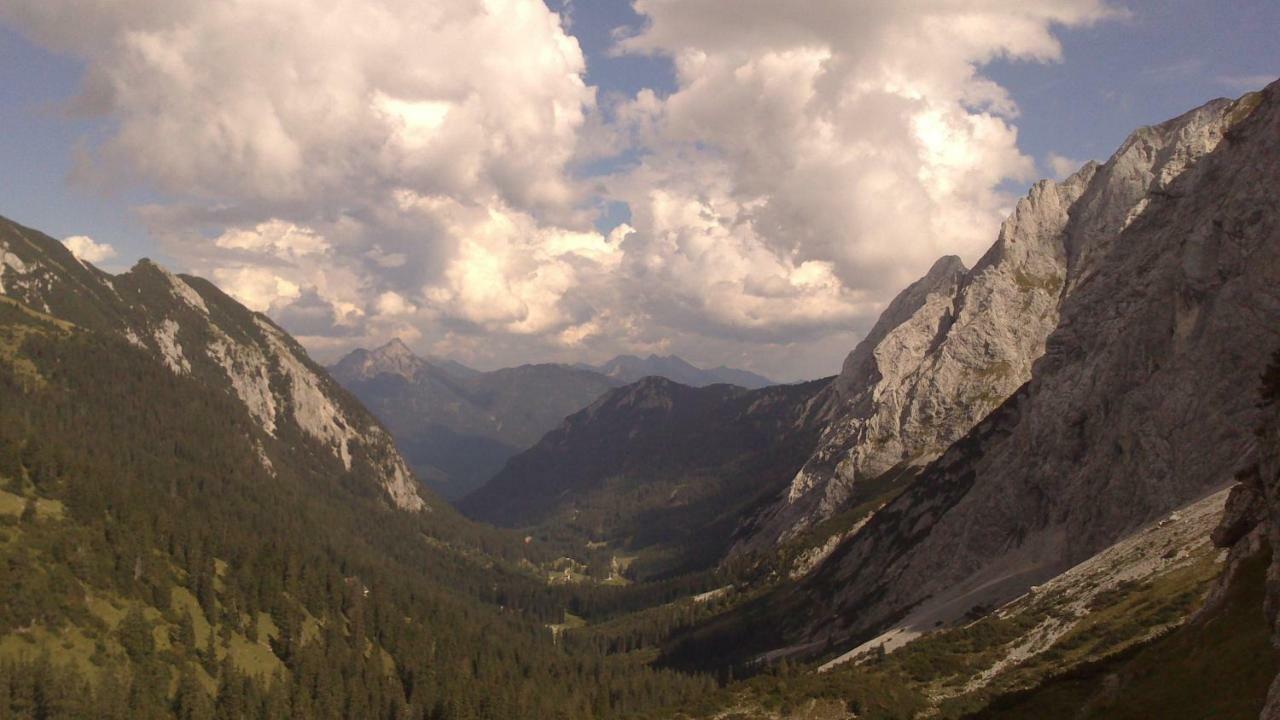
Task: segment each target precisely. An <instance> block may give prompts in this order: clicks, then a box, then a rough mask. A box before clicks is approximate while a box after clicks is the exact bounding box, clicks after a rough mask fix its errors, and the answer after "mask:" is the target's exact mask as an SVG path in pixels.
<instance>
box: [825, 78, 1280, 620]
mask: <svg viewBox="0 0 1280 720" xmlns="http://www.w3.org/2000/svg"><path fill="white" fill-rule="evenodd" d="M1278 106H1280V86H1277V85H1273V86H1272V87H1270V88H1268V89H1267V90H1266V91H1264V92H1263V93H1261V94H1256V95H1251V96H1246V97H1245V98H1243V99H1242V100H1240V101H1238V102H1235V103H1232V102H1229V101H1215V102H1212V103H1210V104H1208V105H1206V106H1204V107H1202V108H1200V109H1198V110H1196V111H1193V112H1192V113H1189V114H1188V115H1184V116H1183V117H1181V118H1178V119H1177V120H1174V121H1171V122H1170V123H1166V124H1165V125H1162V126H1159V127H1158V128H1154V129H1144V130H1142V131H1139V132H1137V133H1135V134H1134V136H1132V137H1131V138H1130V140H1129V141H1128V142H1127V143H1126V144H1125V146H1124V147H1122V148H1121V150H1120V151H1119V152H1118V153H1117V155H1116V156H1114V157H1113V158H1112V159H1111V160H1110V161H1108V163H1107V165H1105V166H1103V167H1102V168H1101V169H1099V170H1098V172H1097V175H1098V177H1100V178H1104V179H1105V178H1113V179H1114V178H1131V179H1132V178H1134V177H1137V178H1139V180H1143V179H1146V178H1151V179H1152V180H1151V183H1152V184H1150V185H1148V189H1147V191H1146V193H1145V195H1143V197H1142V198H1141V201H1140V202H1138V203H1136V204H1134V205H1133V206H1131V209H1130V211H1128V212H1125V213H1123V214H1122V213H1120V211H1119V208H1120V207H1121V206H1122V205H1123V204H1124V203H1121V204H1120V205H1108V203H1109V202H1110V201H1112V200H1115V199H1116V198H1119V197H1121V196H1125V193H1124V192H1121V190H1123V189H1124V188H1126V187H1129V185H1127V184H1125V185H1122V186H1120V187H1116V186H1113V185H1110V184H1104V185H1101V186H1094V187H1092V188H1091V189H1090V190H1087V191H1086V192H1085V194H1084V195H1082V196H1081V200H1080V201H1078V202H1085V203H1097V205H1095V207H1098V208H1109V209H1108V210H1106V212H1100V211H1099V212H1091V213H1088V214H1087V215H1084V216H1080V217H1082V218H1088V219H1089V220H1090V222H1084V220H1077V219H1076V216H1075V215H1074V213H1073V217H1072V219H1071V220H1070V221H1068V225H1067V229H1066V234H1067V237H1068V240H1069V242H1067V243H1066V244H1065V251H1066V254H1067V256H1068V259H1069V263H1068V268H1067V274H1066V284H1065V286H1066V288H1067V292H1066V293H1065V295H1064V296H1063V298H1062V301H1061V305H1060V307H1059V310H1058V314H1059V320H1058V322H1057V323H1056V324H1057V327H1056V329H1055V330H1054V331H1053V333H1052V335H1050V336H1049V337H1048V339H1047V341H1046V342H1045V353H1044V355H1043V357H1042V358H1041V359H1040V360H1039V361H1038V362H1036V363H1035V365H1034V368H1033V370H1032V373H1031V375H1032V377H1031V380H1030V381H1029V382H1028V383H1026V384H1025V385H1024V386H1023V387H1022V388H1020V389H1019V390H1018V391H1017V392H1016V393H1014V394H1013V395H1012V396H1011V397H1010V398H1009V399H1008V400H1005V401H1004V402H1003V404H1001V405H1000V407H999V408H998V409H997V410H996V411H995V412H993V413H992V414H991V415H990V416H988V417H987V418H985V419H984V420H982V421H981V422H979V423H978V424H977V425H976V426H975V427H974V428H973V430H971V431H970V432H968V434H967V435H965V436H964V437H963V438H962V439H960V440H959V441H958V442H957V443H955V444H954V445H952V446H951V447H950V448H949V449H948V450H947V451H946V452H945V453H943V454H942V455H941V456H940V457H939V458H938V459H937V460H935V461H934V462H932V463H931V464H929V465H928V467H927V468H925V470H924V471H923V472H922V474H921V476H920V477H919V479H918V480H917V481H916V482H915V483H914V484H913V485H912V487H911V488H910V489H909V490H908V491H907V492H906V493H904V494H903V495H901V496H900V497H898V498H897V499H896V500H895V501H893V502H892V503H890V504H889V505H888V506H887V507H886V508H884V509H883V510H881V511H880V512H879V513H877V514H876V515H875V516H874V517H872V519H871V521H870V522H868V523H867V525H866V526H865V527H864V528H863V529H862V530H861V531H860V532H858V533H857V534H856V535H854V536H853V537H852V538H851V539H850V540H849V541H847V542H845V543H844V544H843V545H841V546H840V547H839V548H837V550H836V551H835V552H834V553H833V555H832V557H831V559H830V560H829V561H828V562H827V563H826V564H825V565H824V566H823V567H822V568H821V569H820V571H819V572H818V573H816V574H815V575H814V576H811V578H810V579H809V580H808V581H807V582H806V583H805V585H806V591H807V593H808V594H809V596H811V597H815V598H820V599H821V602H823V603H824V604H826V605H827V606H828V607H829V609H830V610H831V612H830V613H815V617H821V618H823V619H822V620H815V621H813V622H811V623H809V624H808V625H807V627H806V630H805V632H804V635H805V637H806V638H807V639H809V640H816V639H822V638H828V637H830V638H833V639H836V640H837V641H838V640H839V639H841V638H847V637H865V636H866V635H868V634H870V633H872V632H873V631H876V630H881V629H884V628H886V627H889V626H891V625H893V624H895V623H902V622H906V623H917V624H918V623H922V622H927V623H929V625H930V626H932V624H933V623H936V622H948V621H954V620H956V619H958V618H960V617H962V616H963V615H964V614H965V613H967V612H968V611H970V610H972V609H973V608H975V607H983V606H990V605H991V604H992V603H999V602H1002V601H1004V600H1007V599H1009V598H1011V597H1015V596H1017V595H1018V594H1020V593H1022V592H1024V591H1025V590H1026V588H1027V587H1029V586H1031V585H1033V584H1036V583H1039V582H1042V581H1043V580H1045V579H1047V578H1049V577H1053V576H1055V575H1057V574H1058V573H1060V572H1062V571H1063V570H1065V569H1066V568H1068V567H1070V566H1071V565H1073V564H1075V563H1077V562H1079V561H1081V560H1083V559H1085V558H1087V557H1089V556H1091V555H1092V554H1093V553H1095V552H1097V551H1098V550H1100V549H1102V548H1104V547H1107V546H1109V545H1110V544H1112V543H1114V542H1115V541H1116V540H1118V539H1119V538H1121V537H1124V536H1125V535H1127V534H1128V533H1130V532H1132V531H1134V530H1136V529H1138V528H1140V527H1142V526H1143V525H1144V524H1146V523H1148V522H1150V521H1152V520H1153V519H1155V518H1158V517H1160V516H1161V515H1162V514H1164V513H1167V512H1169V511H1170V510H1171V509H1173V508H1176V507H1178V506H1180V505H1183V504H1185V503H1187V502H1189V501H1191V500H1194V499H1195V498H1197V497H1201V496H1204V495H1206V494H1208V493H1210V492H1212V491H1214V490H1215V489H1219V488H1221V487H1224V486H1225V485H1226V484H1227V483H1229V482H1230V480H1231V477H1232V468H1233V467H1234V466H1235V465H1236V463H1237V459H1238V458H1239V457H1240V456H1241V455H1242V454H1244V453H1246V452H1248V451H1249V449H1250V448H1251V447H1253V445H1254V444H1255V442H1256V438H1255V437H1254V436H1253V433H1252V431H1251V428H1252V427H1254V426H1255V425H1256V420H1257V417H1258V413H1259V410H1258V408H1257V407H1256V404H1255V400H1254V394H1253V393H1252V392H1251V390H1250V388H1252V387H1253V386H1254V384H1255V382H1256V378H1257V377H1258V375H1259V374H1260V373H1261V372H1262V370H1263V367H1264V366H1265V364H1266V359H1267V357H1268V356H1269V354H1270V351H1271V349H1272V348H1273V347H1274V346H1275V344H1276V343H1277V341H1278V340H1280V337H1278V335H1277V331H1276V328H1277V327H1280V237H1278V235H1277V232H1278V229H1280V213H1277V208H1276V203H1275V195H1274V192H1275V191H1274V188H1275V187H1276V185H1277V182H1280V177H1278V176H1280V157H1278V154H1280V107H1278ZM1156 137H1164V138H1175V139H1177V141H1176V143H1175V145H1176V146H1177V147H1176V148H1174V149H1172V150H1171V149H1170V148H1169V146H1164V149H1160V147H1159V143H1156V142H1155V141H1154V140H1153V138H1156ZM1188 138H1191V139H1194V142H1189V141H1188V140H1187V139H1188ZM1215 138H1217V139H1218V140H1222V139H1225V142H1215V141H1214V139H1215ZM1178 148H1180V149H1178ZM1195 148H1200V149H1204V150H1207V152H1206V153H1205V154H1204V155H1203V156H1201V157H1199V159H1198V160H1194V158H1193V155H1194V153H1192V152H1189V149H1195ZM1142 158H1148V159H1150V158H1166V159H1167V163H1166V165H1165V166H1164V167H1165V168H1166V170H1159V171H1156V172H1152V170H1151V168H1152V167H1153V166H1152V165H1151V164H1149V163H1147V164H1143V163H1137V164H1136V165H1135V164H1134V163H1136V162H1137V160H1139V159H1142ZM1168 163H1172V165H1170V164H1168ZM1177 166H1181V168H1180V170H1181V171H1180V172H1178V173H1177V174H1176V175H1174V176H1173V177H1171V178H1169V179H1166V178H1168V176H1169V175H1170V173H1171V172H1172V171H1171V170H1169V169H1168V168H1176V167H1177ZM1144 168H1145V169H1144ZM1144 181H1145V180H1144ZM1095 182H1097V180H1095ZM1131 196H1132V195H1129V196H1126V197H1131ZM1103 216H1106V217H1108V218H1111V220H1112V221H1118V222H1119V226H1118V227H1116V228H1115V232H1114V233H1113V234H1107V233H1105V232H1101V231H1098V232H1095V231H1094V230H1093V228H1097V227H1102V226H1105V225H1106V223H1100V224H1099V223H1098V222H1094V221H1096V220H1097V219H1098V218H1101V217H1103ZM1072 258H1074V260H1071V259H1072ZM1073 263H1074V264H1073ZM833 616H834V619H833V620H832V619H831V618H832V617H833Z"/></svg>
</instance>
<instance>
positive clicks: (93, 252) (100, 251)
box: [62, 235, 116, 263]
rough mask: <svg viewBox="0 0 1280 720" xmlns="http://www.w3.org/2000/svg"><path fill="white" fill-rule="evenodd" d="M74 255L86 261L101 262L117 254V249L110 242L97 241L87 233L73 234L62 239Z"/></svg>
mask: <svg viewBox="0 0 1280 720" xmlns="http://www.w3.org/2000/svg"><path fill="white" fill-rule="evenodd" d="M62 244H63V245H66V246H67V249H68V250H70V251H71V254H72V255H75V256H76V257H78V258H80V259H81V260H84V261H85V262H91V263H100V262H102V261H104V260H110V259H111V258H113V257H115V256H116V249H115V248H113V247H111V244H110V243H100V242H95V241H94V239H93V238H91V237H88V236H87V235H72V236H71V237H69V238H66V239H64V240H63V241H62Z"/></svg>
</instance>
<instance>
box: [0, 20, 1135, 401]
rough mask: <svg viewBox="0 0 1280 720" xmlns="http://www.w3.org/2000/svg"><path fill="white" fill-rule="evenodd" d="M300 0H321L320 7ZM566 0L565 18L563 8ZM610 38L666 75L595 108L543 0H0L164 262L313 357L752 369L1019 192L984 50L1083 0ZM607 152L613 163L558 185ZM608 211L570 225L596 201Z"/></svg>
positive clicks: (964, 245) (776, 370) (1033, 40)
mask: <svg viewBox="0 0 1280 720" xmlns="http://www.w3.org/2000/svg"><path fill="white" fill-rule="evenodd" d="M321 5H322V7H321ZM565 7H568V5H567V4H566V5H565ZM635 9H636V10H637V12H639V13H640V14H641V15H643V16H645V17H646V20H647V22H646V24H645V25H644V27H643V29H642V30H640V31H639V32H638V33H637V34H634V35H633V36H630V37H622V38H620V40H619V47H618V51H619V52H622V53H653V54H661V55H665V56H669V57H670V58H671V59H672V60H673V62H674V67H675V70H676V75H677V76H676V84H677V90H676V91H675V92H674V93H672V94H671V95H670V96H667V97H663V96H660V95H658V94H657V93H655V92H654V91H652V90H643V91H641V92H639V93H638V94H637V95H636V96H635V97H631V98H620V99H619V98H610V99H608V100H607V102H606V103H605V104H606V105H607V107H603V108H602V107H597V103H596V93H595V90H594V88H591V87H589V86H587V85H586V83H585V81H584V77H585V73H586V66H585V62H584V59H583V55H582V53H581V51H580V49H579V47H578V44H577V42H576V40H574V38H573V37H571V36H570V35H568V34H566V31H565V22H564V21H563V20H562V19H561V17H560V16H558V15H556V14H555V13H553V12H551V11H550V10H548V8H547V7H546V5H545V4H544V3H543V2H541V0H434V1H433V2H421V1H420V0H327V2H325V3H323V4H320V3H317V2H316V0H238V1H237V2H226V1H218V0H212V1H211V0H171V1H170V2H163V3H161V2H155V0H121V1H120V2H113V3H89V4H86V3H83V2H79V1H77V0H8V1H7V2H4V3H0V20H8V21H11V22H13V23H16V24H17V25H18V26H19V27H21V28H23V29H25V31H26V32H28V33H29V34H30V35H31V36H32V37H34V38H36V39H37V40H39V41H40V42H43V43H45V44H46V45H48V46H49V47H52V48H55V49H58V50H61V51H64V52H68V53H72V54H76V55H78V56H80V57H81V58H83V59H84V60H85V61H86V66H87V67H88V68H89V69H88V71H87V76H86V78H85V82H84V88H85V89H84V92H83V95H82V96H81V97H80V98H79V99H78V100H77V106H78V109H79V110H80V111H82V112H86V113H93V114H98V115H102V116H106V117H108V118H110V120H111V123H110V127H112V128H115V131H114V134H112V135H110V136H108V137H107V138H106V139H105V140H104V141H102V142H101V143H99V144H97V145H91V149H90V152H89V153H88V154H87V157H88V158H89V159H88V160H87V161H85V163H84V164H83V165H82V167H81V169H80V171H79V172H80V175H81V177H82V178H85V179H88V180H90V181H92V180H93V179H94V178H101V179H103V181H104V182H111V183H114V182H117V181H118V178H120V177H129V178H133V179H134V180H137V181H140V182H142V183H145V184H147V185H149V186H152V187H154V188H156V189H158V190H160V191H161V193H162V194H163V195H165V196H166V197H169V198H172V201H171V202H169V203H168V204H167V205H164V206H157V207H150V208H145V209H144V210H143V215H144V218H145V220H146V221H147V223H148V227H149V228H150V229H151V232H152V233H153V235H154V236H155V237H156V238H157V239H158V240H159V241H160V242H162V243H163V244H164V248H165V250H166V252H167V253H168V254H169V255H171V256H173V257H175V258H178V259H179V260H181V261H182V262H184V263H185V264H186V265H187V267H184V268H182V269H185V270H191V271H193V272H197V273H200V274H204V275H207V276H209V277H211V278H213V279H214V280H215V281H216V282H218V283H219V284H221V285H222V286H223V287H224V288H226V289H227V290H228V292H230V293H231V294H233V295H234V296H236V297H237V298H239V299H240V300H242V301H243V302H245V303H246V304H247V305H249V306H250V307H253V308H255V309H259V310H263V311H266V312H270V313H272V314H273V315H274V316H276V317H277V318H280V319H281V321H282V322H284V324H285V325H286V327H289V328H291V329H293V330H295V331H297V332H298V333H299V335H300V336H301V337H302V339H303V340H304V341H305V342H307V343H308V345H309V347H312V348H313V349H317V350H319V351H321V352H322V353H329V354H331V353H334V352H337V351H339V350H342V349H345V348H347V347H349V346H351V345H354V344H367V343H369V342H377V341H380V340H383V339H386V338H387V337H391V336H393V335H399V336H404V337H410V338H422V342H421V343H420V344H421V345H422V346H425V347H429V348H430V349H431V351H433V352H436V353H439V354H445V355H455V356H458V357H459V358H461V359H463V360H467V361H471V362H478V363H480V364H490V365H492V364H506V363H513V362H522V361H529V360H542V359H565V360H569V359H580V358H581V357H582V356H584V355H586V356H591V357H593V358H599V357H600V356H602V355H606V354H611V353H615V352H623V351H631V352H651V351H652V352H671V351H676V352H680V353H682V354H686V355H689V356H690V357H692V358H695V359H702V360H703V361H707V362H712V363H714V364H718V363H721V362H723V363H729V364H737V365H750V366H753V367H755V368H757V369H760V370H763V371H766V372H769V373H772V374H775V375H779V376H781V377H795V376H799V375H813V374H817V373H820V372H822V371H824V370H827V369H834V368H835V367H836V366H837V365H838V361H839V358H840V356H841V355H843V354H844V352H846V351H847V350H848V348H849V347H851V346H852V344H853V342H854V341H855V340H856V335H857V331H858V330H859V329H861V328H865V327H867V326H868V325H869V324H870V322H871V321H872V320H873V319H874V316H875V314H876V313H877V312H878V311H879V309H880V308H881V307H882V306H883V304H884V303H885V302H886V301H887V300H888V299H889V298H890V297H891V296H892V294H893V293H894V292H896V291H897V290H898V289H899V288H900V287H901V286H903V285H904V284H905V283H907V282H909V281H910V280H912V279H914V278H915V277H916V276H918V275H919V274H920V273H922V272H923V271H924V270H925V269H926V268H927V267H928V266H929V265H930V264H931V263H932V262H933V260H934V259H935V258H936V257H937V256H938V255H941V254H943V253H953V252H954V253H960V254H962V255H965V256H967V257H968V258H970V259H971V258H973V257H975V256H976V255H977V254H978V253H979V252H980V251H981V250H982V249H984V248H985V246H986V245H987V244H988V243H989V242H990V241H991V240H992V239H993V238H994V236H995V232H996V228H997V227H998V224H999V221H1000V219H1001V216H1002V214H1003V213H1004V212H1005V208H1007V207H1009V206H1010V204H1011V200H1012V199H1011V198H1009V197H1006V196H1005V195H1004V194H1002V193H1001V192H1000V191H999V190H998V188H999V187H1000V185H1001V183H1003V182H1004V181H1006V180H1009V179H1015V180H1030V179H1033V176H1034V173H1035V162H1034V160H1033V159H1032V158H1029V157H1027V156H1025V155H1023V154H1022V153H1021V152H1020V151H1019V149H1018V147H1017V132H1016V128H1015V127H1014V122H1015V119H1016V116H1017V107H1016V104H1015V103H1014V102H1013V99H1012V98H1010V97H1009V95H1008V93H1007V92H1006V91H1005V90H1004V89H1003V88H1002V87H1000V86H999V85H997V84H996V83H994V82H992V81H991V80H989V79H987V78H985V77H984V76H983V75H982V66H983V65H984V64H985V63H987V62H989V61H991V60H993V59H995V58H999V57H1011V58H1018V59H1021V60H1028V61H1036V62H1051V61H1056V60H1058V59H1060V56H1061V48H1060V47H1059V45H1058V42H1057V41H1056V40H1055V38H1054V36H1053V31H1054V29H1055V27H1059V26H1071V25H1080V24H1085V23H1089V22H1092V21H1095V20H1098V19H1101V18H1104V17H1106V16H1107V15H1108V14H1109V12H1110V11H1109V10H1108V9H1107V8H1106V6H1105V5H1104V4H1103V2H1102V0H1037V1H1036V2H1021V1H1020V0H984V1H983V2H981V3H973V2H961V1H960V0H928V1H926V0H902V1H900V2H888V3H886V2H830V0H793V1H791V2H776V1H774V0H738V2H736V3H734V7H733V11H732V12H726V11H725V5H724V3H723V2H722V1H720V0H636V2H635ZM623 151H626V152H628V153H630V155H629V156H630V157H635V158H639V159H638V160H637V161H636V162H634V163H632V164H631V165H629V166H628V168H627V169H626V170H625V171H622V172H619V173H617V174H614V175H611V176H608V177H602V178H592V179H591V181H590V182H584V181H582V180H581V179H580V178H575V177H574V175H573V173H572V172H571V171H570V168H571V167H572V166H573V165H574V164H575V163H577V162H581V161H583V160H587V159H599V158H602V157H608V156H610V155H611V154H616V153H619V152H623ZM603 200H618V201H622V202H625V203H627V204H628V205H629V206H630V208H631V212H632V220H631V222H630V224H629V225H627V226H621V227H619V228H617V229H615V230H614V231H612V232H607V233H602V232H598V231H596V230H595V229H594V228H593V227H592V224H591V221H592V210H591V208H593V207H598V206H599V204H600V203H601V201H603Z"/></svg>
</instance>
